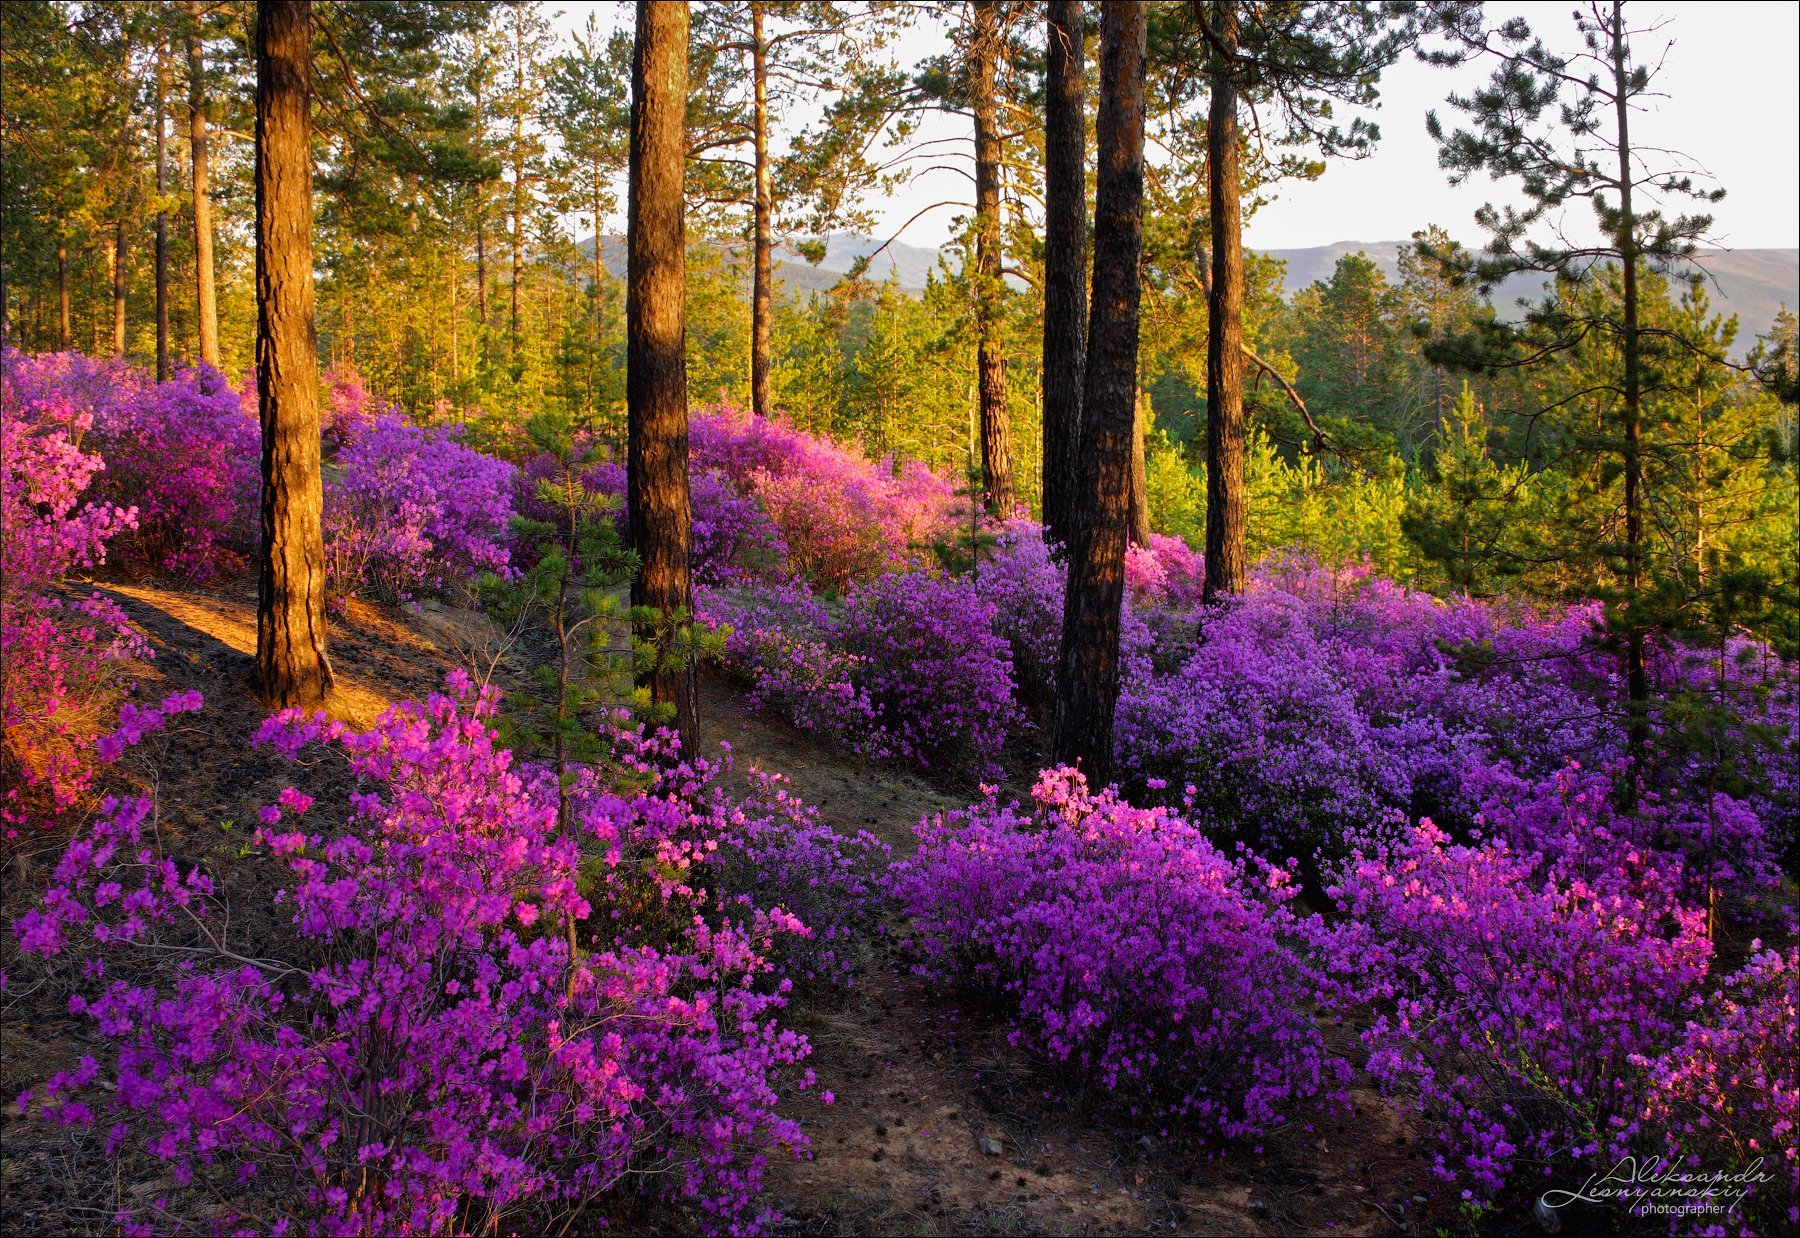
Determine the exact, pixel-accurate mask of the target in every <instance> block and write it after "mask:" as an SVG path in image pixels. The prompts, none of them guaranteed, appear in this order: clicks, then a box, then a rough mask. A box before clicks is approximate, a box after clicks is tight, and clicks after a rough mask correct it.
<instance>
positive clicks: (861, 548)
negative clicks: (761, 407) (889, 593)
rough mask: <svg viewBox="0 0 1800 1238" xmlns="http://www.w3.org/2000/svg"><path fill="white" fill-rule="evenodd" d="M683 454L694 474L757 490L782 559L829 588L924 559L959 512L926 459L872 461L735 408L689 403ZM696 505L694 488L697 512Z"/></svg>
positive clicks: (950, 490)
mask: <svg viewBox="0 0 1800 1238" xmlns="http://www.w3.org/2000/svg"><path fill="white" fill-rule="evenodd" d="M688 458H689V461H690V464H691V466H692V468H693V470H694V473H695V475H696V476H699V475H701V474H704V473H706V472H709V471H716V472H717V473H718V474H719V475H720V476H721V477H722V478H723V479H725V480H726V481H728V482H729V483H730V484H731V486H732V487H734V488H735V489H736V491H737V493H738V494H740V495H743V496H747V497H754V498H755V499H757V500H758V502H759V503H760V504H761V506H762V508H763V510H764V511H765V512H767V514H768V516H769V518H770V519H771V520H772V521H773V523H774V526H775V528H776V530H777V531H778V533H779V536H780V540H781V543H782V545H783V546H784V548H785V551H786V561H785V566H786V568H787V569H788V570H791V571H792V572H793V573H794V574H795V575H797V576H799V577H801V578H802V579H804V580H806V581H808V582H809V583H810V584H812V585H813V586H814V587H815V588H819V589H822V590H826V591H829V592H837V591H841V590H843V589H845V588H846V587H848V586H849V585H850V584H851V583H852V582H854V581H859V580H867V579H869V578H870V577H872V576H874V575H877V574H880V573H882V572H890V571H900V570H904V569H906V568H909V567H917V566H920V565H922V564H923V563H924V562H925V561H926V559H927V558H928V554H927V553H926V552H927V548H928V547H929V546H930V545H931V544H932V543H933V542H935V541H938V540H941V539H943V538H944V537H946V536H949V535H950V534H951V533H952V531H953V529H954V526H955V524H956V521H957V518H958V511H959V509H958V499H957V495H956V488H955V487H954V486H953V485H952V484H951V483H950V482H948V481H946V480H945V479H943V478H941V477H939V476H938V475H937V474H935V473H933V472H931V470H929V469H927V468H925V467H924V466H923V465H921V464H918V463H917V462H913V461H909V462H905V463H903V464H899V465H896V463H895V462H894V461H892V460H890V459H883V460H870V459H869V458H868V457H866V456H864V455H862V454H861V453H860V452H858V451H857V450H855V449H854V448H852V447H847V446H844V445H842V444H839V443H836V442H833V441H832V440H830V439H827V438H821V437H819V436H817V435H811V434H807V433H805V432H803V431H801V430H798V429H796V428H794V427H793V426H792V425H790V424H788V423H787V422H786V421H783V420H780V419H775V420H765V419H764V418H761V417H757V416H755V415H754V414H751V413H748V412H746V411H745V410H743V409H739V408H733V407H730V406H725V405H721V406H717V407H712V408H704V409H697V410H695V412H694V414H693V417H692V419H691V422H690V429H689V439H688ZM702 512H703V509H702V508H701V506H700V504H699V499H698V497H697V498H696V507H695V518H696V520H699V519H701V518H702Z"/></svg>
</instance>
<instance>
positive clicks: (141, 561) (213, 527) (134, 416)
mask: <svg viewBox="0 0 1800 1238" xmlns="http://www.w3.org/2000/svg"><path fill="white" fill-rule="evenodd" d="M5 366H6V371H7V385H8V387H9V388H10V389H11V390H12V392H13V395H14V398H15V399H17V401H18V407H19V410H20V411H21V413H22V415H23V416H24V417H25V419H26V420H27V421H31V422H35V423H38V424H62V425H65V426H68V427H69V428H70V431H71V434H72V435H73V436H75V438H76V439H77V441H79V442H80V444H81V446H82V448H83V449H85V450H87V451H91V452H95V453H97V454H98V455H99V456H101V457H103V458H104V460H105V468H104V470H103V471H101V472H99V473H97V474H96V475H95V477H94V483H93V492H94V494H95V496H96V497H97V498H99V499H101V500H105V501H108V502H110V503H112V504H113V505H114V506H116V507H117V508H120V509H127V508H130V509H135V511H136V512H137V521H136V524H135V525H134V526H132V527H131V528H129V529H122V530H120V531H119V535H118V536H116V537H115V538H114V539H113V544H112V552H113V558H114V560H115V561H116V562H120V563H123V564H125V565H127V566H129V567H134V568H139V569H143V570H147V571H151V572H155V573H158V574H161V575H166V576H173V577H177V578H180V579H186V580H197V581H206V580H211V579H213V578H215V577H217V576H220V575H223V574H230V573H233V572H238V571H241V570H242V569H243V567H244V563H245V555H246V553H247V551H248V550H249V549H250V547H251V546H253V545H254V543H255V538H256V529H255V519H256V501H257V500H256V495H257V487H258V484H259V483H258V458H259V452H260V441H261V432H260V431H259V429H258V427H257V422H256V406H255V402H254V399H252V401H251V402H250V403H249V404H248V405H246V404H245V403H244V402H243V399H242V397H241V396H240V395H239V394H238V393H236V392H234V391H232V390H231V389H230V387H228V386H227V385H226V383H225V380H224V378H223V376H221V375H220V374H218V373H216V372H214V371H212V370H208V369H205V368H204V367H202V368H200V369H196V370H184V371H182V372H180V373H178V374H177V375H176V376H175V377H174V378H173V379H171V380H169V381H168V382H162V383H159V382H156V381H154V380H153V379H152V378H151V377H150V376H149V375H147V374H145V373H143V372H142V371H140V370H137V369H134V368H132V367H131V366H128V365H126V364H124V363H123V362H119V361H110V360H109V361H99V360H92V359H90V358H87V357H83V356H81V355H79V354H77V353H54V354H46V355H42V356H36V357H24V356H21V355H19V354H17V353H10V352H9V353H8V354H7V356H6V358H5ZM77 418H81V419H82V420H81V421H80V422H79V424H77V420H76V419H77Z"/></svg>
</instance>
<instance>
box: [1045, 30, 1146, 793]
mask: <svg viewBox="0 0 1800 1238" xmlns="http://www.w3.org/2000/svg"><path fill="white" fill-rule="evenodd" d="M1145 21H1146V14H1145V6H1144V4H1142V3H1141V2H1140V0H1112V2H1111V3H1108V4H1107V5H1106V6H1105V7H1103V8H1102V9H1101V13H1100V113H1099V123H1098V125H1097V128H1096V133H1097V139H1098V141H1097V150H1096V159H1097V165H1098V166H1097V176H1096V180H1095V195H1094V291H1093V303H1092V307H1091V311H1090V313H1089V317H1088V332H1087V338H1088V354H1087V367H1086V373H1085V376H1084V385H1083V391H1082V402H1081V406H1082V418H1081V420H1082V449H1081V460H1082V464H1083V470H1082V473H1081V476H1080V479H1079V480H1080V485H1079V487H1078V490H1077V498H1078V502H1079V507H1078V512H1077V517H1076V521H1075V527H1074V535H1073V536H1072V537H1071V539H1070V543H1069V585H1068V590H1067V595H1066V600H1065V602H1064V606H1063V631H1062V654H1061V658H1060V660H1059V662H1058V666H1057V674H1056V724H1055V730H1054V735H1053V751H1054V753H1055V759H1056V761H1057V762H1058V763H1059V764H1077V763H1079V764H1080V766H1081V768H1082V770H1083V771H1084V772H1085V773H1086V774H1087V778H1088V783H1089V785H1090V786H1096V787H1098V786H1102V785H1104V784H1105V783H1106V782H1107V781H1108V780H1109V779H1110V778H1111V776H1112V743H1113V711H1114V708H1115V706H1116V705H1117V703H1118V696H1119V619H1120V612H1121V610H1122V608H1123V604H1124V598H1125V544H1126V521H1127V517H1128V515H1129V512H1128V507H1129V504H1130V501H1131V494H1130V490H1131V426H1132V421H1133V418H1134V416H1135V410H1134V407H1133V406H1134V404H1135V403H1136V392H1137V352H1138V298H1139V289H1140V274H1139V262H1140V261H1141V259H1142V255H1143V204H1144V53H1145Z"/></svg>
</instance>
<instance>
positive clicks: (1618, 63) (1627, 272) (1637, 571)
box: [1611, 0, 1650, 760]
mask: <svg viewBox="0 0 1800 1238" xmlns="http://www.w3.org/2000/svg"><path fill="white" fill-rule="evenodd" d="M1624 10H1625V6H1624V4H1623V3H1622V2H1621V0H1613V6H1612V32H1611V33H1612V61H1613V97H1614V107H1615V115H1616V117H1617V123H1618V127H1619V224H1618V233H1617V236H1616V244H1617V245H1618V249H1619V268H1620V275H1621V277H1622V278H1623V280H1624V284H1625V289H1624V291H1625V303H1624V305H1623V307H1622V315H1621V316H1622V318H1623V320H1624V321H1623V324H1622V335H1623V339H1622V341H1621V350H1622V351H1623V353H1624V354H1625V357H1624V359H1625V391H1624V404H1625V409H1624V414H1625V424H1624V427H1623V428H1624V437H1625V588H1626V594H1627V596H1626V600H1625V624H1626V628H1625V691H1626V694H1627V695H1628V697H1629V698H1630V706H1629V708H1630V728H1631V745H1632V751H1633V753H1634V754H1635V755H1636V756H1637V757H1638V759H1639V760H1642V759H1643V758H1644V757H1645V756H1646V755H1647V749H1648V747H1649V743H1650V678H1649V674H1648V672H1647V671H1646V669H1645V666H1644V626H1643V622H1642V620H1641V618H1640V616H1639V613H1638V612H1639V607H1640V606H1641V605H1642V604H1643V597H1642V590H1643V584H1644V578H1643V571H1644V499H1643V488H1644V460H1643V451H1642V448H1641V445H1640V434H1641V425H1642V408H1643V377H1642V372H1641V357H1640V352H1641V349H1642V343H1641V341H1640V338H1639V333H1638V269H1637V265H1638V242H1637V222H1638V221H1637V215H1636V213H1635V212H1634V211H1633V210H1632V202H1631V197H1632V194H1631V181H1632V176H1633V171H1632V167H1631V125H1630V117H1631V105H1630V87H1631V80H1630V67H1629V66H1628V65H1627V63H1626V59H1625V53H1626V43H1625V38H1626V34H1625V12H1624Z"/></svg>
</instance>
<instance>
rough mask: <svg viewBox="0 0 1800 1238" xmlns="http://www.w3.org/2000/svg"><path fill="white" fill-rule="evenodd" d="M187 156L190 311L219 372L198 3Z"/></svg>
mask: <svg viewBox="0 0 1800 1238" xmlns="http://www.w3.org/2000/svg"><path fill="white" fill-rule="evenodd" d="M187 7H188V21H189V28H188V34H187V58H188V152H189V156H190V158H191V159H192V161H193V165H194V166H193V172H192V175H193V182H194V183H193V192H194V308H195V317H196V319H197V320H198V321H197V324H196V325H197V328H198V330H199V334H200V360H201V362H202V363H204V364H206V365H209V366H211V367H212V368H213V369H215V370H217V369H221V368H223V365H224V362H223V361H222V360H221V358H220V353H219V294H218V291H217V288H216V286H215V285H214V283H213V216H212V166H211V161H210V158H209V155H208V151H207V145H206V62H205V59H204V54H203V49H202V48H201V46H200V22H201V15H202V13H203V11H204V4H203V2H202V0H188V6H187Z"/></svg>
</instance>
